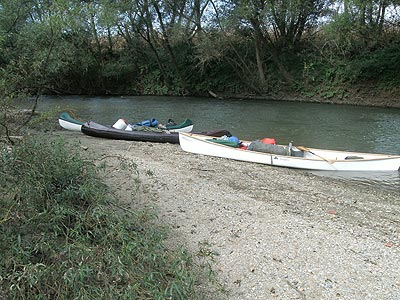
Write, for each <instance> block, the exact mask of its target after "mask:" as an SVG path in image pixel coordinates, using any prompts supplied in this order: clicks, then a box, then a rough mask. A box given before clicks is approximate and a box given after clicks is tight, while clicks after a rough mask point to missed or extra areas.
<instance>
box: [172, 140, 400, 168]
mask: <svg viewBox="0 0 400 300" xmlns="http://www.w3.org/2000/svg"><path fill="white" fill-rule="evenodd" d="M207 139H209V137H204V136H201V135H196V134H190V133H180V134H179V142H180V146H181V148H182V150H184V151H186V152H191V153H197V154H203V155H210V156H217V157H223V158H229V159H234V160H240V161H246V162H253V163H260V164H266V165H271V166H279V167H288V168H297V169H306V170H324V171H398V170H399V168H400V156H396V155H385V154H370V153H358V152H346V151H333V150H321V149H314V148H307V149H308V150H309V151H304V156H303V157H295V156H286V155H277V154H271V153H264V152H256V151H250V150H242V149H239V148H232V147H229V146H225V145H221V144H218V143H214V142H210V141H207ZM346 157H360V159H345V158H346ZM361 158H362V159H361Z"/></svg>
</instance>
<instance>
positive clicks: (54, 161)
mask: <svg viewBox="0 0 400 300" xmlns="http://www.w3.org/2000/svg"><path fill="white" fill-rule="evenodd" d="M0 151H1V165H0V172H1V176H0V254H1V256H0V299H3V298H4V299H194V298H195V297H196V295H195V293H194V287H193V283H194V274H193V271H192V269H191V265H192V261H191V257H190V255H188V254H187V253H186V251H185V250H184V249H175V250H170V249H167V248H166V247H165V246H164V244H163V240H164V239H165V233H166V232H165V230H164V229H163V228H160V227H156V226H155V225H154V224H155V222H153V221H154V220H153V218H154V217H153V216H152V215H151V214H147V213H127V212H124V211H121V210H118V209H117V208H116V207H117V206H110V205H109V204H108V203H109V201H110V199H111V197H112V195H110V193H109V190H108V188H107V186H106V185H104V184H103V183H102V182H101V181H100V180H99V179H98V178H99V177H98V173H97V172H98V171H97V169H96V168H95V166H94V165H93V163H92V162H91V161H87V160H85V159H83V158H82V157H80V155H79V154H78V153H77V151H72V150H71V147H68V148H67V147H66V145H65V144H64V143H63V142H62V141H61V140H57V141H44V139H31V140H27V141H24V142H23V143H22V144H20V145H17V146H14V147H12V148H10V147H6V146H3V147H1V150H0ZM113 201H114V200H113Z"/></svg>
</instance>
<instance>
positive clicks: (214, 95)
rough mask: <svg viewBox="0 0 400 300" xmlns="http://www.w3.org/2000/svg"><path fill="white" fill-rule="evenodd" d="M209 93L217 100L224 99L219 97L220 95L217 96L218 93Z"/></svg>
mask: <svg viewBox="0 0 400 300" xmlns="http://www.w3.org/2000/svg"><path fill="white" fill-rule="evenodd" d="M208 93H209V94H210V95H211V96H212V97H214V98H216V99H219V100H222V99H224V98H223V97H220V96H218V95H217V94H216V93H214V92H213V91H208Z"/></svg>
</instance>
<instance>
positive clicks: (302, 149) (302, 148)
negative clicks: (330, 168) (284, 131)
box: [296, 146, 333, 164]
mask: <svg viewBox="0 0 400 300" xmlns="http://www.w3.org/2000/svg"><path fill="white" fill-rule="evenodd" d="M296 147H297V149H300V150H301V151H305V152H309V153H311V154H312V155H315V156H318V157H319V158H321V159H323V160H325V161H326V162H328V163H330V164H333V161H331V160H329V159H327V158H325V157H322V156H321V155H318V154H316V153H314V152H312V151H311V150H310V149H309V148H307V147H304V146H296Z"/></svg>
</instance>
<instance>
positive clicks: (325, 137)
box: [38, 96, 400, 192]
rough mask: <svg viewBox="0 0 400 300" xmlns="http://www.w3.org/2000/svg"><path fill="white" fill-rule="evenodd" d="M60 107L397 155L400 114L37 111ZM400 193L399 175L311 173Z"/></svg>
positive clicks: (191, 102) (158, 107) (163, 100)
mask: <svg viewBox="0 0 400 300" xmlns="http://www.w3.org/2000/svg"><path fill="white" fill-rule="evenodd" d="M56 107H59V108H60V109H61V110H72V111H73V112H74V113H75V114H76V115H77V116H79V117H80V118H82V119H84V120H88V119H92V120H95V121H97V122H99V123H104V124H113V123H114V122H115V121H116V120H117V119H119V118H124V119H126V120H127V121H128V122H131V123H134V122H138V121H142V120H145V119H149V118H152V117H155V118H157V119H158V120H159V121H160V122H161V123H164V122H166V120H168V119H169V118H172V119H174V120H175V121H176V122H181V121H183V120H184V119H185V118H189V119H191V120H192V121H193V122H194V124H195V127H194V131H207V130H215V129H228V130H230V131H231V133H232V134H233V135H235V136H238V137H239V138H241V139H246V140H253V139H258V138H262V137H274V138H275V139H276V140H277V143H279V144H286V143H289V142H290V141H293V144H294V145H305V146H308V147H314V148H326V149H338V150H349V151H359V152H374V153H388V154H398V155H400V143H399V141H400V109H388V108H373V107H359V106H351V105H332V104H317V103H297V102H282V101H279V102H278V101H265V100H216V99H213V98H193V97H185V98H184V97H153V96H139V97H137V96H132V97H81V96H73V97H72V96H71V97H70V96H68V97H50V96H49V97H44V98H42V99H41V100H40V103H39V107H38V110H42V111H43V110H48V109H52V108H56ZM315 174H318V175H322V176H331V177H337V178H342V179H344V180H357V181H358V182H362V183H363V184H367V185H377V186H379V185H380V186H383V187H384V188H388V189H391V190H397V191H399V192H400V173H399V172H385V173H381V174H379V173H376V174H368V175H366V174H362V173H361V174H357V173H352V174H350V173H346V172H344V173H343V174H340V173H338V172H316V173H315Z"/></svg>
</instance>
